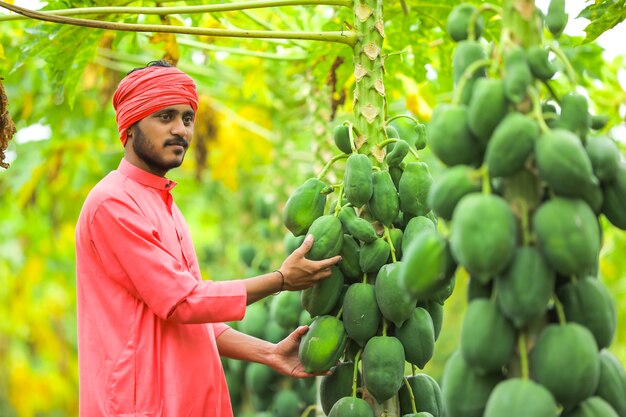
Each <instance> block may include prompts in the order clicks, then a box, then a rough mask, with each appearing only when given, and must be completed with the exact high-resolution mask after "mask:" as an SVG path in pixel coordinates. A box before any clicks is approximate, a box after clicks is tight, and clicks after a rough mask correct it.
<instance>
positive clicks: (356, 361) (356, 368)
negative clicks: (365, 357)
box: [352, 349, 363, 397]
mask: <svg viewBox="0 0 626 417" xmlns="http://www.w3.org/2000/svg"><path fill="white" fill-rule="evenodd" d="M362 351H363V349H359V350H358V352H357V353H356V356H355V357H354V372H353V374H352V397H356V385H357V384H356V380H357V377H358V375H359V373H358V371H359V361H360V360H361V352H362Z"/></svg>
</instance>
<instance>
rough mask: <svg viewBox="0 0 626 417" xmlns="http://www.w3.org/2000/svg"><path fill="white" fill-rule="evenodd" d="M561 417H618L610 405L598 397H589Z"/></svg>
mask: <svg viewBox="0 0 626 417" xmlns="http://www.w3.org/2000/svg"><path fill="white" fill-rule="evenodd" d="M561 415H562V416H563V417H620V416H619V415H618V414H617V412H616V411H615V410H614V409H613V407H611V405H610V404H609V403H608V402H606V401H605V400H604V399H602V398H600V397H589V398H587V399H586V400H585V401H583V402H581V403H580V404H579V405H578V406H577V407H576V408H574V409H573V410H571V411H566V412H564V413H563V414H561Z"/></svg>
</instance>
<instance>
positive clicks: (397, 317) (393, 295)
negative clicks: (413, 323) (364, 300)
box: [374, 262, 416, 327]
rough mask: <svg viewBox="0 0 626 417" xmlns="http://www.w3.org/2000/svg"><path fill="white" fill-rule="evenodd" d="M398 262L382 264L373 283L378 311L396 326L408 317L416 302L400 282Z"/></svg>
mask: <svg viewBox="0 0 626 417" xmlns="http://www.w3.org/2000/svg"><path fill="white" fill-rule="evenodd" d="M400 264H401V262H395V263H390V264H385V265H383V266H382V267H381V268H380V270H379V271H378V274H376V281H375V283H374V290H375V293H376V303H377V304H378V308H379V309H380V312H381V313H382V315H383V317H384V318H386V319H387V320H389V321H391V322H393V324H395V325H396V326H398V327H399V326H401V325H402V323H404V322H405V321H406V320H407V319H408V318H409V316H410V315H411V313H412V312H413V310H415V304H416V300H415V299H414V298H412V297H411V296H410V295H409V294H408V293H407V292H406V290H405V289H404V286H403V285H402V283H401V282H400V275H399V274H398V271H399V268H400Z"/></svg>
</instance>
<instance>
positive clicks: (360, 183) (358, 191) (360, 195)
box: [343, 153, 373, 207]
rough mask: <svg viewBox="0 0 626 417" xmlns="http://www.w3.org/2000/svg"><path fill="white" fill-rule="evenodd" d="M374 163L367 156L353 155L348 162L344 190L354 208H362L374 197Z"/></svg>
mask: <svg viewBox="0 0 626 417" xmlns="http://www.w3.org/2000/svg"><path fill="white" fill-rule="evenodd" d="M372 187H373V186H372V162H371V161H370V159H369V158H368V157H367V155H363V154H359V153H353V154H352V155H350V156H349V157H348V159H347V160H346V169H345V171H344V175H343V190H344V193H345V195H346V198H347V199H348V201H349V202H350V203H352V205H353V206H354V207H361V206H363V205H364V204H365V203H367V202H368V201H369V200H370V198H371V197H372Z"/></svg>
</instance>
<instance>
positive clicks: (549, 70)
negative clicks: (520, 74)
mask: <svg viewBox="0 0 626 417" xmlns="http://www.w3.org/2000/svg"><path fill="white" fill-rule="evenodd" d="M549 54H550V53H549V51H548V50H547V49H545V48H543V47H541V46H539V45H532V46H529V47H528V49H527V50H526V59H527V60H528V66H529V67H530V71H531V72H532V73H533V75H534V76H535V77H536V78H538V79H540V80H546V81H547V80H549V79H551V78H552V77H554V74H556V66H554V64H553V63H552V62H550V60H549V59H548V55H549ZM554 113H556V112H554Z"/></svg>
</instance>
